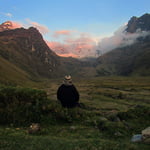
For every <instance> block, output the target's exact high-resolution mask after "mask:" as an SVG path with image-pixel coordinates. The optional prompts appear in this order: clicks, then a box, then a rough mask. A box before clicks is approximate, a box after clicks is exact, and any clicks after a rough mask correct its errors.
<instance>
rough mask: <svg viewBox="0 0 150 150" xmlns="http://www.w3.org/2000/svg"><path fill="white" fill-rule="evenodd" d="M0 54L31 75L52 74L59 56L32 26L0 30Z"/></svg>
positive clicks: (44, 75)
mask: <svg viewBox="0 0 150 150" xmlns="http://www.w3.org/2000/svg"><path fill="white" fill-rule="evenodd" d="M0 56H1V57H3V58H4V59H6V60H7V61H9V62H10V63H12V64H13V65H15V66H17V67H18V68H20V69H22V70H24V71H25V72H27V73H28V74H29V75H30V76H32V77H51V76H54V75H55V72H56V70H57V66H58V65H59V57H58V56H57V55H56V54H55V53H54V52H53V51H51V50H50V48H49V47H48V46H47V45H46V43H45V41H44V40H43V38H42V36H41V34H40V33H39V31H38V30H37V29H35V28H33V27H31V28H29V29H23V28H18V29H14V30H6V31H3V32H0Z"/></svg>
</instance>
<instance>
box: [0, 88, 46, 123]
mask: <svg viewBox="0 0 150 150" xmlns="http://www.w3.org/2000/svg"><path fill="white" fill-rule="evenodd" d="M46 105H47V94H46V92H45V91H42V90H37V89H31V88H17V87H1V88H0V123H1V124H9V123H13V124H25V123H30V122H40V120H41V115H42V111H43V107H44V106H46Z"/></svg>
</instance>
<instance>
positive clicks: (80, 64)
mask: <svg viewBox="0 0 150 150" xmlns="http://www.w3.org/2000/svg"><path fill="white" fill-rule="evenodd" d="M149 31H150V14H145V15H143V16H141V17H139V18H138V17H132V18H131V19H130V20H129V22H128V24H127V29H126V31H125V32H126V33H130V34H134V33H137V32H138V33H139V32H140V33H142V34H143V33H144V34H145V33H146V36H142V37H139V38H137V39H136V42H134V43H133V44H131V45H128V46H124V47H120V48H116V49H114V50H112V51H110V52H108V53H106V54H104V55H102V56H100V57H99V58H97V59H95V60H94V59H85V60H84V61H83V60H82V61H81V60H79V59H75V58H71V57H69V58H63V57H59V56H57V55H56V54H55V53H54V52H53V51H52V50H51V49H50V48H49V47H48V46H47V44H46V42H45V41H44V40H43V37H42V35H41V34H40V32H39V31H38V30H37V29H36V28H34V27H30V28H29V29H24V28H17V29H14V28H13V26H12V23H11V22H10V21H8V22H5V23H3V24H1V25H0V82H4V83H5V81H10V82H18V83H19V82H21V81H23V80H24V81H26V80H27V81H30V80H35V79H41V78H55V77H62V76H64V75H65V74H71V75H73V76H81V77H83V76H84V77H88V76H106V75H142V76H148V75H150V67H149V66H150V35H149Z"/></svg>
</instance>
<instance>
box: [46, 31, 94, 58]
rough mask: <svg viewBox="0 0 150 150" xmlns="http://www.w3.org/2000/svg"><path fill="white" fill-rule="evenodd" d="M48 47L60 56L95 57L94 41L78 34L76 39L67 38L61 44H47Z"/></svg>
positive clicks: (72, 37)
mask: <svg viewBox="0 0 150 150" xmlns="http://www.w3.org/2000/svg"><path fill="white" fill-rule="evenodd" d="M47 44H48V46H49V47H50V48H51V49H52V50H53V51H55V52H56V53H57V54H58V55H60V56H72V57H73V56H74V57H88V56H94V55H95V51H94V48H95V45H96V43H95V40H94V39H93V38H92V37H91V36H89V35H87V34H83V33H80V35H78V37H76V36H67V37H66V38H64V39H63V41H62V42H48V41H47Z"/></svg>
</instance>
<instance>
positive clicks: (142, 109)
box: [0, 77, 150, 150]
mask: <svg viewBox="0 0 150 150" xmlns="http://www.w3.org/2000/svg"><path fill="white" fill-rule="evenodd" d="M47 83H49V84H47ZM60 83H61V80H59V79H57V80H51V81H49V82H48V81H46V82H45V83H44V82H43V83H40V85H38V87H37V88H39V86H40V90H38V89H29V88H20V87H4V86H1V88H0V96H1V100H4V101H5V102H7V101H8V100H9V101H10V103H9V104H8V105H7V107H5V108H7V109H6V110H7V111H8V112H5V114H8V113H9V114H11V113H10V110H11V112H12V115H13V116H14V117H16V118H18V119H16V120H14V119H12V117H10V118H9V119H8V120H9V121H8V122H5V125H4V124H3V123H4V121H1V126H0V149H3V150H10V149H13V150H25V149H28V150H30V149H36V150H41V149H44V150H49V149H54V150H57V149H61V150H141V149H144V150H148V149H149V145H148V144H147V143H143V142H141V143H132V142H131V137H132V135H134V134H140V133H141V131H142V130H143V129H145V128H146V127H148V126H149V125H150V120H149V116H150V93H149V90H150V78H149V77H145V78H143V77H136V78H135V77H134V78H133V77H101V78H93V79H92V78H91V79H84V80H83V79H79V78H78V79H74V83H75V85H76V87H77V89H78V90H79V92H80V102H81V107H78V108H74V109H65V108H62V107H61V105H60V103H59V102H58V101H57V100H56V91H57V88H58V86H59V84H60ZM33 101H34V102H35V103H36V104H38V105H35V103H34V104H33V105H31V106H30V108H31V109H28V108H29V107H28V106H29V105H28V104H29V103H32V102H33ZM1 103H2V102H1ZM19 103H22V104H23V105H20V104H19ZM16 106H17V107H16ZM34 106H36V108H37V109H36V110H38V113H36V111H33V110H35V109H34ZM15 108H18V109H17V110H18V111H16V112H15V111H13V110H15ZM26 108H27V109H26ZM0 110H1V112H2V111H4V110H5V109H4V107H3V106H2V105H1V107H0ZM24 112H26V113H24ZM30 113H31V114H32V115H33V116H34V117H33V118H34V119H35V118H36V116H37V115H38V116H40V119H38V118H36V120H32V119H33V118H32V115H31V116H30V115H29V114H30ZM20 114H21V115H22V117H20ZM25 114H27V116H26V115H25ZM0 116H1V115H0ZM1 117H2V116H1ZM25 118H26V119H25ZM19 123H20V124H19ZM31 123H40V126H41V130H40V131H39V132H38V133H34V134H29V133H28V132H27V131H28V128H29V126H30V125H31Z"/></svg>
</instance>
